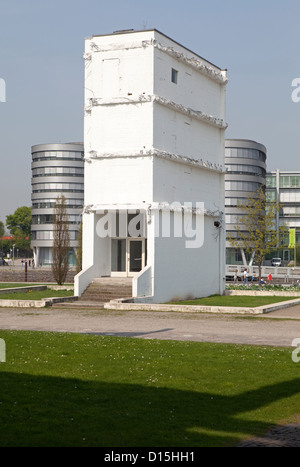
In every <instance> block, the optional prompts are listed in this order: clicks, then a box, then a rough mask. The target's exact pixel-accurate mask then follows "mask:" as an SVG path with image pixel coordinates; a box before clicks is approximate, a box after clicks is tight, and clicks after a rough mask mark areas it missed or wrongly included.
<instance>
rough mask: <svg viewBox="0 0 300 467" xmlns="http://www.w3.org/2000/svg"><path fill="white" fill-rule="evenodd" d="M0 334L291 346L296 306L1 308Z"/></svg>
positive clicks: (298, 319)
mask: <svg viewBox="0 0 300 467" xmlns="http://www.w3.org/2000/svg"><path fill="white" fill-rule="evenodd" d="M0 329H16V330H17V329H20V330H37V331H53V332H78V333H93V334H99V335H116V336H124V337H138V338H144V339H165V340H190V341H196V342H219V343H233V344H252V345H270V346H285V347H290V346H291V345H292V341H293V339H295V338H300V306H295V307H291V308H287V309H284V310H277V311H274V312H271V313H268V314H266V315H255V317H254V316H253V315H252V316H251V315H249V316H247V315H222V314H214V313H209V314H206V313H184V312H159V311H153V312H151V311H137V310H135V311H118V310H116V311H113V310H104V309H87V308H84V307H83V308H82V309H81V308H80V307H78V306H76V307H74V309H72V308H69V307H66V308H65V309H64V308H63V306H62V305H60V306H57V307H50V308H43V309H35V308H32V309H22V308H0Z"/></svg>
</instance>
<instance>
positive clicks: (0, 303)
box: [0, 296, 78, 308]
mask: <svg viewBox="0 0 300 467" xmlns="http://www.w3.org/2000/svg"><path fill="white" fill-rule="evenodd" d="M76 300H78V297H76V296H70V297H51V298H43V299H42V300H2V299H1V298H0V308H46V307H50V306H52V305H53V304H54V303H63V302H70V301H72V302H74V301H76Z"/></svg>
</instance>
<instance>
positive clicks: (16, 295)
mask: <svg viewBox="0 0 300 467" xmlns="http://www.w3.org/2000/svg"><path fill="white" fill-rule="evenodd" d="M72 295H74V291H73V290H67V289H63V290H51V289H46V290H39V291H36V290H33V291H29V292H11V293H7V294H6V293H3V294H1V295H0V306H1V300H42V299H43V298H51V297H70V296H72Z"/></svg>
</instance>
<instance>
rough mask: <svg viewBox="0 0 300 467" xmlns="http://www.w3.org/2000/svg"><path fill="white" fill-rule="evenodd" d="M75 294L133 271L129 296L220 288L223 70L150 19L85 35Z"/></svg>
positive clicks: (164, 296)
mask: <svg viewBox="0 0 300 467" xmlns="http://www.w3.org/2000/svg"><path fill="white" fill-rule="evenodd" d="M84 58H85V118H84V122H85V130H84V146H85V161H86V162H85V212H84V218H83V270H82V272H81V273H80V274H79V275H78V276H77V277H76V279H75V289H76V290H75V293H76V294H78V295H81V294H82V292H83V291H84V290H85V288H86V287H87V286H88V285H89V283H91V282H92V281H93V279H94V278H98V277H101V276H127V277H132V278H133V295H134V297H135V298H136V301H149V302H166V301H169V300H172V299H183V298H186V297H200V296H207V295H210V294H213V293H222V292H223V290H224V284H225V282H224V277H225V224H224V173H225V168H224V130H225V129H226V127H227V125H226V123H225V121H224V119H225V90H226V83H227V77H226V71H225V70H222V69H220V68H218V67H217V66H215V65H213V64H211V63H210V62H208V61H206V60H204V59H203V58H201V57H200V56H198V55H196V54H195V53H193V52H191V51H190V50H188V49H186V48H185V47H183V46H181V45H180V44H178V43H177V42H175V41H173V40H171V39H170V38H169V37H167V36H165V35H164V34H162V33H161V32H159V31H157V30H155V29H154V30H149V31H132V30H130V31H121V32H117V33H114V34H111V35H104V36H93V37H90V38H88V39H86V44H85V54H84Z"/></svg>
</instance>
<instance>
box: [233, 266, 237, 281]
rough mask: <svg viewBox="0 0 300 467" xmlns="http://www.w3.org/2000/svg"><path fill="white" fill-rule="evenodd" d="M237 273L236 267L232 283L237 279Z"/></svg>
mask: <svg viewBox="0 0 300 467" xmlns="http://www.w3.org/2000/svg"><path fill="white" fill-rule="evenodd" d="M237 273H238V270H237V269H236V270H235V271H234V275H233V281H234V284H237V281H238V278H237Z"/></svg>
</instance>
